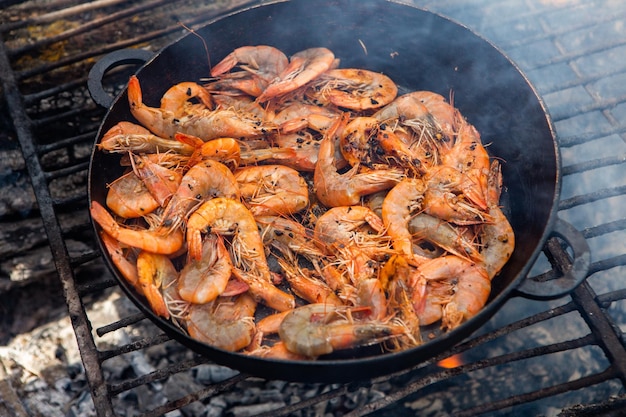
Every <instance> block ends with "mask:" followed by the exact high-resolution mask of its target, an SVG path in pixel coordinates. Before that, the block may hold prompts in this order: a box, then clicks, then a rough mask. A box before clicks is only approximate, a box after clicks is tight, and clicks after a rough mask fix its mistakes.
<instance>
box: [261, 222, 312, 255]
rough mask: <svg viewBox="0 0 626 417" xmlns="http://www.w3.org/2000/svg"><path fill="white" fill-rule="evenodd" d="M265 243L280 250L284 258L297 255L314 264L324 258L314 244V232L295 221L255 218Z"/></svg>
mask: <svg viewBox="0 0 626 417" xmlns="http://www.w3.org/2000/svg"><path fill="white" fill-rule="evenodd" d="M255 220H256V223H257V225H258V227H259V230H260V233H261V237H262V238H263V243H265V244H266V245H271V246H273V247H274V248H276V249H278V250H279V251H280V252H281V253H282V254H283V256H292V254H294V253H296V254H299V255H303V256H305V257H306V258H308V259H309V260H311V261H312V262H315V261H316V260H317V259H319V258H321V257H323V256H324V253H323V252H322V251H321V250H320V249H319V248H318V247H317V245H315V243H314V242H313V231H312V230H310V229H307V228H306V227H304V226H303V225H302V224H301V223H298V222H297V221H295V220H291V219H288V218H286V217H280V216H255Z"/></svg>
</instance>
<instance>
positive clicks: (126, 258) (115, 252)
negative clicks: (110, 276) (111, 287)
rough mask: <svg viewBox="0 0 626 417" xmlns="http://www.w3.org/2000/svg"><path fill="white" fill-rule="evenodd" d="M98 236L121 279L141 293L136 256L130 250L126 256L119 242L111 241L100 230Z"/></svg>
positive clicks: (111, 239)
mask: <svg viewBox="0 0 626 417" xmlns="http://www.w3.org/2000/svg"><path fill="white" fill-rule="evenodd" d="M99 235H100V239H101V240H102V243H103V244H104V248H105V249H106V251H107V252H108V254H109V256H110V257H111V260H112V261H113V265H115V266H116V268H117V270H118V271H119V272H120V274H121V275H122V277H124V279H126V281H128V283H129V284H130V285H132V286H133V287H134V288H135V289H136V290H137V291H139V292H141V287H140V285H139V275H138V274H137V262H136V259H134V258H136V255H135V254H134V253H133V251H132V250H131V251H129V252H130V253H128V254H126V253H125V250H124V248H123V247H122V245H120V242H118V241H117V240H115V239H113V238H112V237H111V236H109V234H107V233H106V232H104V231H102V230H101V231H100V233H99Z"/></svg>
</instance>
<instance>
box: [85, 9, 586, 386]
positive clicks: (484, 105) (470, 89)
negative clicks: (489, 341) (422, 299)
mask: <svg viewBox="0 0 626 417" xmlns="http://www.w3.org/2000/svg"><path fill="white" fill-rule="evenodd" d="M197 34H198V35H200V36H201V37H202V38H203V39H204V40H205V41H206V43H207V46H208V50H209V53H210V57H211V60H212V62H213V64H215V63H217V62H218V61H219V60H221V59H222V58H223V57H225V56H226V55H227V54H228V53H230V52H231V51H232V50H233V49H235V48H237V47H240V46H244V45H260V44H267V45H272V46H275V47H277V48H279V49H281V50H282V51H284V52H285V53H286V54H287V55H290V54H293V53H295V52H297V51H300V50H302V49H306V48H309V47H316V46H324V47H327V48H329V49H331V50H332V51H333V52H334V53H335V55H336V56H337V57H339V58H340V59H341V67H344V68H348V67H356V68H367V69H371V70H374V71H379V72H383V73H385V74H387V75H389V76H390V77H391V78H392V79H393V80H394V81H395V82H396V83H397V84H398V85H399V86H400V88H401V90H402V89H403V90H405V91H401V92H408V91H412V90H431V91H434V92H436V93H439V94H441V95H443V96H444V97H449V96H450V93H451V92H453V93H454V105H455V106H456V107H457V108H458V109H459V110H460V111H461V113H462V114H463V115H464V116H465V117H466V118H467V119H468V121H469V122H470V123H471V124H473V125H474V126H476V128H477V129H478V130H479V131H480V133H481V135H482V138H483V142H484V143H486V144H489V147H488V151H489V153H490V154H491V155H492V156H497V157H498V158H500V159H501V160H502V161H503V164H502V166H503V175H504V183H505V191H504V193H503V197H502V204H503V205H504V207H505V212H506V213H507V215H508V217H509V219H510V221H511V224H512V226H513V228H514V230H515V233H516V248H515V252H514V253H513V255H512V257H511V259H510V261H509V263H508V264H507V265H506V266H505V267H504V269H503V270H502V272H501V274H500V275H499V276H497V277H496V278H495V279H494V281H493V288H492V293H491V297H490V298H489V301H488V302H487V305H486V306H485V307H484V309H483V310H482V311H481V312H480V313H479V314H478V315H477V316H475V317H474V318H472V319H471V320H469V321H467V322H466V323H464V324H462V325H461V326H460V327H458V328H456V329H454V330H453V331H450V332H448V333H445V334H441V335H439V336H438V337H437V338H435V339H434V340H431V341H428V342H427V343H425V344H423V345H422V346H419V347H416V348H413V349H410V350H406V351H403V352H398V353H385V354H380V353H372V350H371V349H370V350H364V351H363V350H357V351H354V352H351V353H348V354H344V355H343V356H342V357H341V358H339V357H329V358H323V359H318V360H316V361H310V362H289V361H278V360H268V359H259V358H256V357H249V356H245V355H243V354H238V353H231V352H226V351H223V350H220V349H216V348H214V347H211V346H208V345H206V344H204V343H200V342H197V341H195V340H193V339H191V338H190V337H188V336H187V335H185V334H184V333H182V332H181V331H180V330H179V329H178V328H177V327H175V326H174V325H173V324H172V323H170V322H168V321H165V320H162V319H160V318H159V317H157V316H155V315H154V314H153V313H152V311H151V310H150V309H149V307H148V306H147V304H146V303H145V301H144V300H143V299H142V297H140V296H139V295H137V293H136V292H135V291H134V290H133V289H132V288H130V286H129V285H127V283H126V281H125V280H124V279H123V278H122V277H121V276H120V275H119V274H118V272H117V271H116V269H115V267H114V266H113V264H112V263H111V261H110V259H109V257H108V255H107V254H106V251H105V250H103V251H102V252H103V253H104V258H105V261H106V262H107V264H108V265H109V267H110V268H111V270H112V272H113V273H114V275H115V276H116V277H117V278H118V280H119V282H120V285H121V286H122V287H123V289H124V290H125V291H126V293H127V294H128V296H129V297H130V298H131V299H132V300H133V301H134V302H135V303H136V304H137V305H138V306H139V308H141V309H142V310H143V311H144V312H145V313H146V315H147V316H148V317H150V318H151V319H152V320H153V321H154V322H155V323H156V324H157V325H158V326H160V327H161V328H162V329H163V330H164V331H165V332H167V333H168V334H169V335H171V336H172V337H173V338H174V339H176V340H178V341H180V342H182V343H183V344H185V345H187V346H188V347H190V348H191V349H193V350H195V351H197V352H199V353H201V354H203V355H206V356H207V357H209V358H211V359H212V360H214V361H215V362H218V363H221V364H224V365H227V366H230V367H232V368H236V369H239V370H241V371H243V372H246V373H251V374H256V375H259V376H262V377H266V378H273V379H285V380H297V381H320V382H335V381H337V382H339V381H347V380H356V379H362V378H368V377H373V376H377V375H382V374H388V373H392V372H395V371H398V370H401V369H405V368H407V367H409V366H412V365H415V364H417V363H419V362H420V361H424V360H426V359H428V358H430V357H432V356H434V355H436V354H438V353H440V352H441V351H443V350H446V349H448V348H450V347H451V346H452V345H454V344H455V343H458V342H459V341H461V340H462V339H463V338H465V337H467V336H468V335H469V334H470V333H471V332H473V331H474V330H476V329H477V328H478V327H480V326H481V325H482V324H483V323H485V322H486V321H487V320H488V319H489V318H490V317H491V316H492V315H493V314H494V313H495V312H496V311H497V310H498V308H499V307H500V306H501V305H502V303H503V302H504V301H506V300H507V299H508V298H509V297H510V296H511V295H513V294H517V292H516V291H515V292H514V290H516V289H518V288H520V284H522V281H523V280H524V278H525V277H526V276H527V274H528V273H529V271H530V269H531V267H532V265H533V263H534V261H535V260H536V258H537V256H538V255H539V253H540V251H541V250H542V247H543V245H544V243H545V242H546V240H547V239H548V237H549V236H550V235H551V234H557V235H560V236H563V235H564V234H565V233H566V232H567V230H566V229H568V228H567V226H566V225H565V224H564V223H562V222H561V221H558V222H557V218H556V214H555V213H556V203H557V202H558V199H559V192H560V185H561V184H560V174H561V173H560V156H559V152H558V147H557V143H556V139H555V136H554V129H553V126H552V125H551V122H550V119H549V116H548V115H547V113H546V110H545V108H544V105H543V103H542V101H541V100H540V99H539V98H538V96H537V94H536V92H535V91H534V89H533V87H532V86H531V85H530V84H529V82H528V80H527V79H526V78H525V77H524V75H523V74H522V73H520V71H519V70H518V68H517V67H516V66H515V65H514V64H513V63H512V62H511V61H510V60H509V59H507V57H505V56H504V55H503V54H502V53H501V52H500V51H498V50H497V49H496V48H495V47H494V46H492V45H491V44H490V43H488V42H487V41H485V40H484V39H483V38H481V37H479V36H477V35H476V34H474V33H473V32H471V31H470V30H469V29H467V28H466V27H464V26H462V25H459V24H457V23H454V22H452V21H450V20H448V19H446V18H444V17H442V16H439V15H437V14H434V13H431V12H428V11H424V10H421V9H418V8H415V7H411V6H407V5H402V4H399V3H394V2H390V1H383V0H377V1H373V0H369V1H363V0H341V1H338V0H334V1H333V0H297V1H289V2H276V3H271V4H266V5H263V6H256V7H250V8H247V9H245V10H242V11H239V12H236V13H233V14H230V15H228V16H225V17H222V18H219V19H217V20H215V21H213V22H211V23H209V24H208V25H206V26H205V27H203V28H201V29H199V30H197ZM121 61H124V59H121ZM106 66H107V68H108V66H109V63H107V64H106ZM208 74H209V64H208V59H207V56H206V53H205V49H204V46H203V45H202V42H201V40H200V39H199V38H198V37H197V36H194V35H187V36H185V37H183V38H182V39H180V40H179V41H177V42H175V43H173V44H171V45H170V46H168V47H166V48H164V49H163V50H162V51H160V52H159V53H158V54H156V55H155V56H154V57H153V58H152V59H150V60H148V62H147V63H146V64H145V65H144V66H143V67H142V68H141V69H140V70H139V71H138V73H137V75H138V77H139V79H140V81H141V86H142V90H143V94H144V102H146V103H147V104H148V105H150V106H155V107H158V103H159V99H160V97H161V96H162V94H163V93H164V92H165V90H166V89H167V88H168V87H169V86H171V85H173V84H175V83H178V82H182V81H197V80H199V79H200V78H202V77H206V76H207V75H208ZM91 81H93V80H90V82H91ZM92 94H97V93H92ZM94 98H95V99H96V101H98V100H102V99H98V97H97V96H96V97H94ZM122 120H134V119H133V117H132V115H131V114H130V111H129V107H128V101H127V96H126V92H125V91H124V92H123V93H122V94H121V95H120V96H119V97H118V98H117V99H116V100H115V101H114V102H113V103H112V104H111V106H110V108H109V111H108V113H107V115H106V117H105V119H104V121H103V122H102V125H101V128H100V131H99V133H98V138H97V141H99V140H100V138H101V137H102V135H103V134H104V133H105V132H106V131H107V130H108V129H109V128H111V127H112V126H114V125H115V124H116V123H117V122H119V121H122ZM120 174H121V168H120V167H119V160H118V159H116V157H114V156H112V155H109V154H104V153H103V152H101V151H97V150H94V152H93V155H92V160H91V165H90V173H89V199H90V201H98V202H100V203H104V200H105V192H106V184H107V183H109V182H111V181H112V180H114V179H115V178H117V177H118V176H119V175H120ZM555 226H556V228H555ZM94 227H96V228H97V227H98V226H97V225H95V226H94ZM570 231H571V230H570ZM582 247H583V250H582V252H583V253H582V256H581V258H582V259H583V261H581V262H579V264H577V266H576V268H575V269H576V270H577V271H578V274H577V276H578V277H579V278H578V280H579V279H580V277H581V276H582V277H584V276H585V273H584V269H585V266H586V263H587V262H588V253H584V252H585V251H584V242H583V243H582ZM577 252H579V253H577V255H578V254H580V250H579V251H577ZM585 260H586V261H585ZM569 278H570V280H571V276H570V277H569ZM527 282H528V281H527ZM568 285H569V284H568ZM527 286H528V287H529V291H527V292H528V293H529V294H530V295H531V296H534V297H539V298H541V297H549V296H559V295H561V294H563V293H565V291H566V289H562V288H560V287H558V285H557V287H558V288H557V289H556V290H555V287H554V285H552V286H547V287H546V288H547V290H542V286H541V285H539V284H537V283H536V282H531V283H530V284H529V285H527ZM569 287H571V285H569ZM376 352H377V351H376Z"/></svg>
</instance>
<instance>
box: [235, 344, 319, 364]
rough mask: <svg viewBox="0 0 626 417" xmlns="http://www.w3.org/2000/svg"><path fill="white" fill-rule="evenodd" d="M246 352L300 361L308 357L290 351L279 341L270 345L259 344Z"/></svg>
mask: <svg viewBox="0 0 626 417" xmlns="http://www.w3.org/2000/svg"><path fill="white" fill-rule="evenodd" d="M246 353H247V354H249V355H252V356H259V357H261V358H267V359H281V360H288V361H297V360H299V361H301V360H305V359H308V358H307V357H306V356H304V355H299V354H297V353H293V352H291V351H290V350H289V349H287V346H285V344H284V343H283V342H281V341H278V342H276V343H274V344H273V345H272V346H260V347H258V348H256V349H253V350H250V351H247V352H246Z"/></svg>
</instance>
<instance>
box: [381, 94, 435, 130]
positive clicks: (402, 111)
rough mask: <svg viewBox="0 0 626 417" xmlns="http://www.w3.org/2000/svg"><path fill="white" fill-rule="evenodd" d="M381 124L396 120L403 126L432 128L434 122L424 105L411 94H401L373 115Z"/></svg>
mask: <svg viewBox="0 0 626 417" xmlns="http://www.w3.org/2000/svg"><path fill="white" fill-rule="evenodd" d="M373 117H374V118H376V119H377V120H378V121H379V122H381V123H390V122H391V121H394V120H398V121H400V123H402V124H404V125H405V126H411V127H412V126H428V127H429V128H433V127H434V126H435V121H434V120H433V117H432V115H431V114H430V112H429V111H428V109H427V108H426V106H424V104H423V103H422V102H421V101H420V100H419V99H418V98H417V97H415V96H414V95H413V94H412V93H408V94H403V95H401V96H399V97H397V98H396V99H394V100H393V101H392V102H391V103H389V104H387V105H386V106H385V107H383V108H382V109H380V110H378V111H377V112H376V113H374V115H373Z"/></svg>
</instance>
